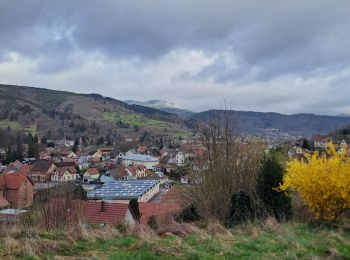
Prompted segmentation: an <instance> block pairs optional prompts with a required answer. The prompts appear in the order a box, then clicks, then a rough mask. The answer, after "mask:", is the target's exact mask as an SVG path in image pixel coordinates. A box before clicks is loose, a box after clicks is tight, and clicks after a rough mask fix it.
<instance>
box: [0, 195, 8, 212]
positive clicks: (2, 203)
mask: <svg viewBox="0 0 350 260" xmlns="http://www.w3.org/2000/svg"><path fill="white" fill-rule="evenodd" d="M8 206H10V203H9V202H8V201H7V200H6V199H5V198H4V197H3V196H0V209H3V208H6V207H8Z"/></svg>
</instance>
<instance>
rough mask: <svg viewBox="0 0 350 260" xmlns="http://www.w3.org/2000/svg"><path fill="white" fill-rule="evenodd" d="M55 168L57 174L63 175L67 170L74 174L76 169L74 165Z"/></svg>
mask: <svg viewBox="0 0 350 260" xmlns="http://www.w3.org/2000/svg"><path fill="white" fill-rule="evenodd" d="M72 169H74V170H75V172H72V171H73V170H72ZM56 170H57V172H58V174H59V175H63V174H64V173H65V172H66V171H68V172H69V173H70V174H76V169H75V168H74V167H73V168H72V167H58V168H57V169H56Z"/></svg>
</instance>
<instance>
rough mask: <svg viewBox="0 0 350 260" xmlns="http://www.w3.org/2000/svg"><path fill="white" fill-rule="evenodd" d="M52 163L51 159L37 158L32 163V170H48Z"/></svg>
mask: <svg viewBox="0 0 350 260" xmlns="http://www.w3.org/2000/svg"><path fill="white" fill-rule="evenodd" d="M52 164H54V162H53V161H51V160H39V161H36V162H35V163H34V164H33V168H32V171H44V172H46V171H48V170H49V169H50V167H51V166H52Z"/></svg>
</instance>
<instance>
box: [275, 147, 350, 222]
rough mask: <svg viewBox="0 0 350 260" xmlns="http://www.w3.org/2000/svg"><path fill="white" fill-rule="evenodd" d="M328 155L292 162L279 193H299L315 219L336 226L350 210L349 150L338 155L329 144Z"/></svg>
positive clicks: (305, 155) (289, 164) (308, 155)
mask: <svg viewBox="0 0 350 260" xmlns="http://www.w3.org/2000/svg"><path fill="white" fill-rule="evenodd" d="M326 151H327V154H319V153H318V152H315V153H314V154H313V155H310V154H307V153H306V154H304V157H305V159H302V160H298V159H293V160H291V161H289V162H288V164H287V171H286V174H285V176H284V180H283V184H282V185H280V186H279V190H280V191H286V190H291V191H296V192H297V193H298V194H299V196H300V198H301V199H302V201H303V202H304V203H305V205H307V206H308V207H309V209H310V211H311V213H312V214H313V215H314V217H315V218H316V219H318V220H321V221H327V222H335V221H337V220H338V219H339V217H341V214H342V213H343V212H344V211H345V210H348V209H350V170H349V169H350V158H349V157H348V156H347V154H346V153H347V147H345V148H344V149H343V152H342V153H338V152H337V151H336V150H335V149H334V146H333V144H332V143H330V144H329V145H328V147H327V149H326Z"/></svg>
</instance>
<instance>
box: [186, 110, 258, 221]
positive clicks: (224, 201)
mask: <svg viewBox="0 0 350 260" xmlns="http://www.w3.org/2000/svg"><path fill="white" fill-rule="evenodd" d="M236 127H237V119H236V118H235V117H234V115H233V113H232V111H229V110H223V111H213V112H211V114H210V115H209V118H207V119H206V120H204V122H202V123H200V125H199V132H200V133H201V136H202V145H203V146H204V147H205V155H204V156H203V158H200V159H199V160H198V162H197V163H198V164H199V165H200V167H197V169H198V170H195V171H193V172H192V173H191V179H192V185H191V187H190V188H189V189H188V191H187V192H185V194H184V195H185V196H186V200H187V202H190V203H192V204H194V205H196V207H197V209H198V211H199V213H200V215H201V216H203V217H205V218H215V219H218V220H224V219H225V218H226V217H227V215H228V213H229V210H230V200H231V197H232V194H233V193H234V192H238V191H239V190H244V191H246V192H247V193H248V194H249V195H250V196H251V198H252V201H253V202H255V201H256V192H255V190H256V177H257V173H258V170H259V167H260V161H261V156H262V152H263V146H264V145H263V143H262V142H258V141H250V142H246V143H242V142H241V137H240V136H239V134H238V133H237V131H236V130H237V128H236Z"/></svg>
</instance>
